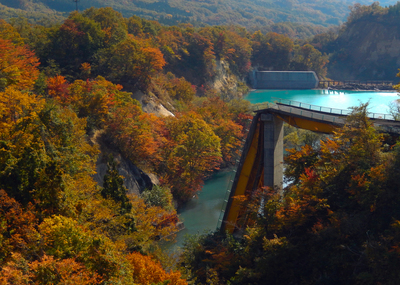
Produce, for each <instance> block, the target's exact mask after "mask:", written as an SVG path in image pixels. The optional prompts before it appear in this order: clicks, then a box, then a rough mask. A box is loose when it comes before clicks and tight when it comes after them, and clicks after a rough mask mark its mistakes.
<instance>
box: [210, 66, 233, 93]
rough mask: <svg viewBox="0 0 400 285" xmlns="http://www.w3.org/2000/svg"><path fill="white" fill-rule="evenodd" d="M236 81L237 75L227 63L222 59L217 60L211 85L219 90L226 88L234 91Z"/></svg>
mask: <svg viewBox="0 0 400 285" xmlns="http://www.w3.org/2000/svg"><path fill="white" fill-rule="evenodd" d="M237 81H238V79H237V77H236V76H235V75H234V74H232V72H231V71H230V69H229V64H228V63H227V62H225V61H223V60H217V61H216V75H215V79H214V82H213V83H212V85H213V87H214V88H215V89H216V90H217V91H219V92H221V91H223V90H226V89H227V90H233V91H236V90H237Z"/></svg>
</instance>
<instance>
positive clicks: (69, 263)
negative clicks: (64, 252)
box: [0, 254, 102, 285]
mask: <svg viewBox="0 0 400 285" xmlns="http://www.w3.org/2000/svg"><path fill="white" fill-rule="evenodd" d="M0 281H1V284H21V285H22V284H80V285H86V284H88V285H89V284H100V283H101V281H102V280H101V279H100V277H99V275H98V274H97V273H95V272H91V271H89V270H88V269H87V268H86V267H85V266H83V265H82V264H81V263H78V262H76V261H75V259H74V258H68V259H62V260H56V259H54V258H53V257H52V256H47V255H46V254H45V255H44V256H43V257H42V259H41V260H40V261H34V262H32V263H27V261H26V260H24V259H23V257H22V256H20V255H19V254H14V255H13V261H11V262H9V263H8V264H7V265H6V266H5V267H3V270H2V271H1V273H0Z"/></svg>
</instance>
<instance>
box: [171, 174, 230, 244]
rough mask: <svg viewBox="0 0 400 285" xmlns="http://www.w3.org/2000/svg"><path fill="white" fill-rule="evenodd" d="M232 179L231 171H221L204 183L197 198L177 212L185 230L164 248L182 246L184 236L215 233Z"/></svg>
mask: <svg viewBox="0 0 400 285" xmlns="http://www.w3.org/2000/svg"><path fill="white" fill-rule="evenodd" d="M233 178H234V172H233V171H221V172H217V173H215V174H214V175H213V176H212V177H211V178H210V179H208V180H206V181H205V182H204V186H203V188H202V190H201V191H200V192H199V193H198V198H195V199H192V200H191V201H189V202H188V203H187V204H186V205H185V206H184V207H182V208H181V209H180V210H179V213H178V214H179V215H180V216H179V218H180V220H182V221H183V222H184V224H185V229H184V230H182V231H180V232H179V233H178V234H177V237H176V242H175V243H174V244H168V245H166V248H169V249H174V248H175V247H177V246H179V247H180V246H182V245H183V241H184V239H185V235H188V234H196V233H204V232H207V231H215V229H216V228H217V222H218V218H219V215H220V213H221V207H222V203H223V199H224V196H225V192H226V190H227V187H228V184H229V180H231V179H233Z"/></svg>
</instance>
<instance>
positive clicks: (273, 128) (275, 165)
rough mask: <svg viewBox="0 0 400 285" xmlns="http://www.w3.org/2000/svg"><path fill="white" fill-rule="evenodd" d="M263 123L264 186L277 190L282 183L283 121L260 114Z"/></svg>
mask: <svg viewBox="0 0 400 285" xmlns="http://www.w3.org/2000/svg"><path fill="white" fill-rule="evenodd" d="M261 121H262V122H263V123H264V186H268V187H271V188H273V189H276V190H278V191H281V190H282V184H283V121H282V120H280V119H278V118H277V117H276V116H274V115H272V114H261Z"/></svg>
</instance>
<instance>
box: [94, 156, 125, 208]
mask: <svg viewBox="0 0 400 285" xmlns="http://www.w3.org/2000/svg"><path fill="white" fill-rule="evenodd" d="M127 191H128V190H127V189H126V187H125V186H124V180H123V178H122V176H121V175H119V173H118V169H117V165H116V163H115V161H114V158H113V157H110V158H109V161H108V163H107V172H106V174H105V175H104V178H103V189H102V190H101V195H102V196H103V197H104V198H107V199H112V200H114V201H115V202H117V203H121V213H122V214H124V213H129V212H130V211H131V209H132V204H131V203H130V202H129V199H128V197H127V196H126V194H127Z"/></svg>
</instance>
